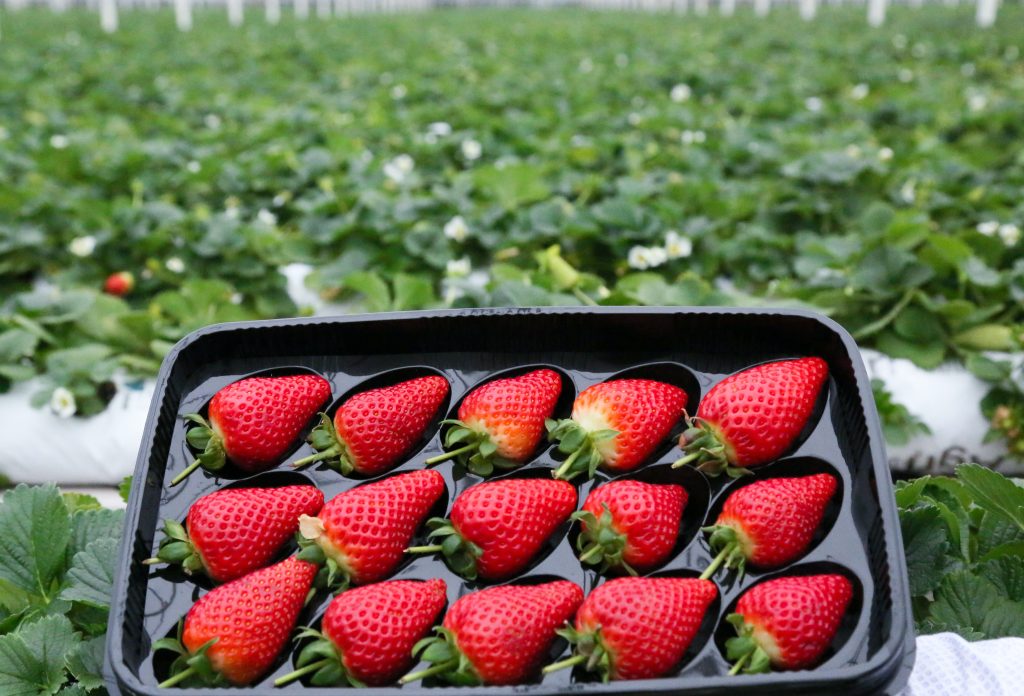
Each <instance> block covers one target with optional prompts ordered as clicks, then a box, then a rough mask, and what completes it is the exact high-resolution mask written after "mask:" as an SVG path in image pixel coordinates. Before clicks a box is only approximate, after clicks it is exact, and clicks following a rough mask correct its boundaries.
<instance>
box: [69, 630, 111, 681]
mask: <svg viewBox="0 0 1024 696" xmlns="http://www.w3.org/2000/svg"><path fill="white" fill-rule="evenodd" d="M106 640H107V639H106V636H96V637H95V638H90V639H89V640H86V641H83V642H81V643H79V644H78V646H77V647H76V648H75V649H74V650H73V651H72V652H71V653H70V654H69V655H68V657H67V668H68V671H69V672H71V674H72V676H74V678H75V679H77V680H78V685H79V687H80V688H82V689H83V690H85V691H87V692H88V691H95V690H96V689H99V688H100V687H101V686H103V675H102V671H103V651H104V646H105V643H106Z"/></svg>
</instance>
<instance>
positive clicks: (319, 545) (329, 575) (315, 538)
mask: <svg viewBox="0 0 1024 696" xmlns="http://www.w3.org/2000/svg"><path fill="white" fill-rule="evenodd" d="M296 539H297V541H298V543H299V553H298V554H297V556H296V557H297V558H298V559H299V560H300V561H306V562H307V563H313V564H315V565H318V566H320V572H318V573H317V575H316V577H315V578H314V579H313V589H312V590H310V597H311V596H312V594H313V592H314V590H316V589H317V588H325V589H329V590H332V591H333V592H334V594H338V593H340V592H342V591H344V590H346V589H348V586H349V585H350V584H351V582H352V572H351V570H350V569H349V566H348V559H347V558H346V556H345V554H344V553H342V552H341V551H339V550H338V549H336V548H335V547H334V545H333V544H332V543H331V541H330V539H328V538H327V533H326V530H325V529H324V523H323V521H322V520H321V519H320V518H319V517H312V516H310V515H300V516H299V533H298V534H297V535H296ZM306 601H307V602H308V601H309V597H307V598H306Z"/></svg>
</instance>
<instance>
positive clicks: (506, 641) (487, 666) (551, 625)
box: [401, 580, 583, 686]
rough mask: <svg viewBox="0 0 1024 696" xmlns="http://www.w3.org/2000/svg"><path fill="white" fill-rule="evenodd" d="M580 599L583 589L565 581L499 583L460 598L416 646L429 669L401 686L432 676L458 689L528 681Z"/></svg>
mask: <svg viewBox="0 0 1024 696" xmlns="http://www.w3.org/2000/svg"><path fill="white" fill-rule="evenodd" d="M581 601H583V590H581V589H580V588H579V586H578V585H576V584H574V583H571V582H568V581H567V580H558V581H556V582H549V583H545V584H543V585H501V586H499V587H491V588H488V589H486V590H481V591H480V592H473V593H472V594H468V595H465V596H463V597H460V598H459V599H458V600H457V601H456V602H455V603H454V604H453V605H452V606H451V608H450V609H448V614H447V615H446V616H445V617H444V625H443V626H442V627H439V628H437V629H436V631H437V633H438V635H437V636H436V637H434V638H428V639H425V640H422V641H420V643H419V644H418V645H417V646H416V648H415V650H416V652H417V653H420V655H421V657H422V658H423V659H424V660H425V661H427V662H431V663H433V667H429V668H427V669H425V670H422V671H420V672H415V673H413V674H410V675H407V676H405V677H403V678H402V679H401V683H402V684H406V683H408V682H411V681H415V680H417V679H424V678H426V677H431V676H440V677H442V678H444V679H445V680H447V681H449V682H451V683H453V684H457V685H459V686H476V685H481V684H487V685H494V686H499V685H510V684H521V683H523V682H525V681H528V680H530V679H532V678H533V677H534V676H535V675H536V674H537V670H538V668H539V667H540V666H541V664H542V662H543V661H544V658H545V656H546V655H547V652H548V651H549V650H550V649H551V644H552V643H553V642H554V640H555V635H556V634H555V631H556V629H558V627H559V626H561V625H562V624H564V623H565V622H566V621H568V620H569V619H570V618H571V617H572V615H573V613H574V612H575V611H576V608H577V607H578V606H579V605H580V602H581ZM420 651H422V652H420Z"/></svg>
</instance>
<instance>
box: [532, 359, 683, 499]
mask: <svg viewBox="0 0 1024 696" xmlns="http://www.w3.org/2000/svg"><path fill="white" fill-rule="evenodd" d="M685 408H686V392H685V391H683V390H682V389H680V388H679V387H676V386H673V385H671V384H665V383H664V382H656V381H654V380H650V379H617V380H612V381H611V382H602V383H601V384H595V385H594V386H592V387H589V388H588V389H585V390H583V392H582V393H581V394H580V395H579V396H578V397H576V403H575V404H573V407H572V418H569V419H566V420H562V421H553V420H548V422H547V428H548V438H549V439H551V440H553V441H557V442H558V443H559V445H558V451H559V452H562V453H563V454H567V455H569V456H568V458H567V459H566V460H565V462H564V463H563V464H562V466H561V467H559V469H558V471H556V472H555V478H561V479H571V478H573V477H575V476H578V475H579V474H582V473H586V474H587V475H588V476H593V475H594V473H595V472H596V471H597V467H599V466H604V467H605V468H606V469H608V470H610V471H613V472H624V471H632V470H633V469H635V468H637V467H638V466H640V465H641V464H643V462H644V460H645V459H646V458H647V457H648V456H650V454H651V453H652V452H653V451H654V450H655V449H656V448H657V447H658V445H660V444H661V443H662V442H663V441H664V439H665V438H666V437H668V434H669V432H670V431H671V430H672V428H673V426H675V424H676V423H677V422H678V421H679V418H680V417H681V416H683V415H684V409H685Z"/></svg>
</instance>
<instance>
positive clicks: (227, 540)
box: [143, 486, 324, 582]
mask: <svg viewBox="0 0 1024 696" xmlns="http://www.w3.org/2000/svg"><path fill="white" fill-rule="evenodd" d="M323 505H324V494H323V493H321V492H320V491H319V490H318V489H317V488H316V487H314V486H282V487H281V488H228V489H225V490H222V491H215V492H213V493H210V494H209V495H204V496H203V497H202V498H200V499H199V500H197V501H196V502H195V503H193V504H192V507H191V508H189V511H188V518H187V521H186V524H187V525H188V531H187V532H186V531H185V527H183V526H182V525H181V523H179V522H178V521H177V520H164V534H165V535H166V536H165V538H164V540H163V541H162V542H161V543H160V549H159V551H158V552H157V554H156V557H154V558H150V559H148V560H146V561H143V563H146V564H147V565H152V564H154V563H174V564H180V565H181V566H182V567H183V568H184V570H185V572H186V573H188V574H190V575H191V574H192V573H206V575H208V576H209V577H210V579H211V580H213V581H214V582H227V581H229V580H234V579H235V578H240V577H242V576H243V575H245V574H246V573H251V572H252V571H254V570H256V569H258V568H262V567H263V566H265V565H267V563H269V562H270V561H271V560H272V559H273V558H274V555H275V554H276V553H277V552H278V551H279V550H280V548H281V547H282V546H283V545H284V543H285V542H286V541H288V540H289V539H291V538H292V535H294V534H295V532H296V531H297V530H298V528H299V515H315V514H316V513H318V512H320V508H322V507H323Z"/></svg>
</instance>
